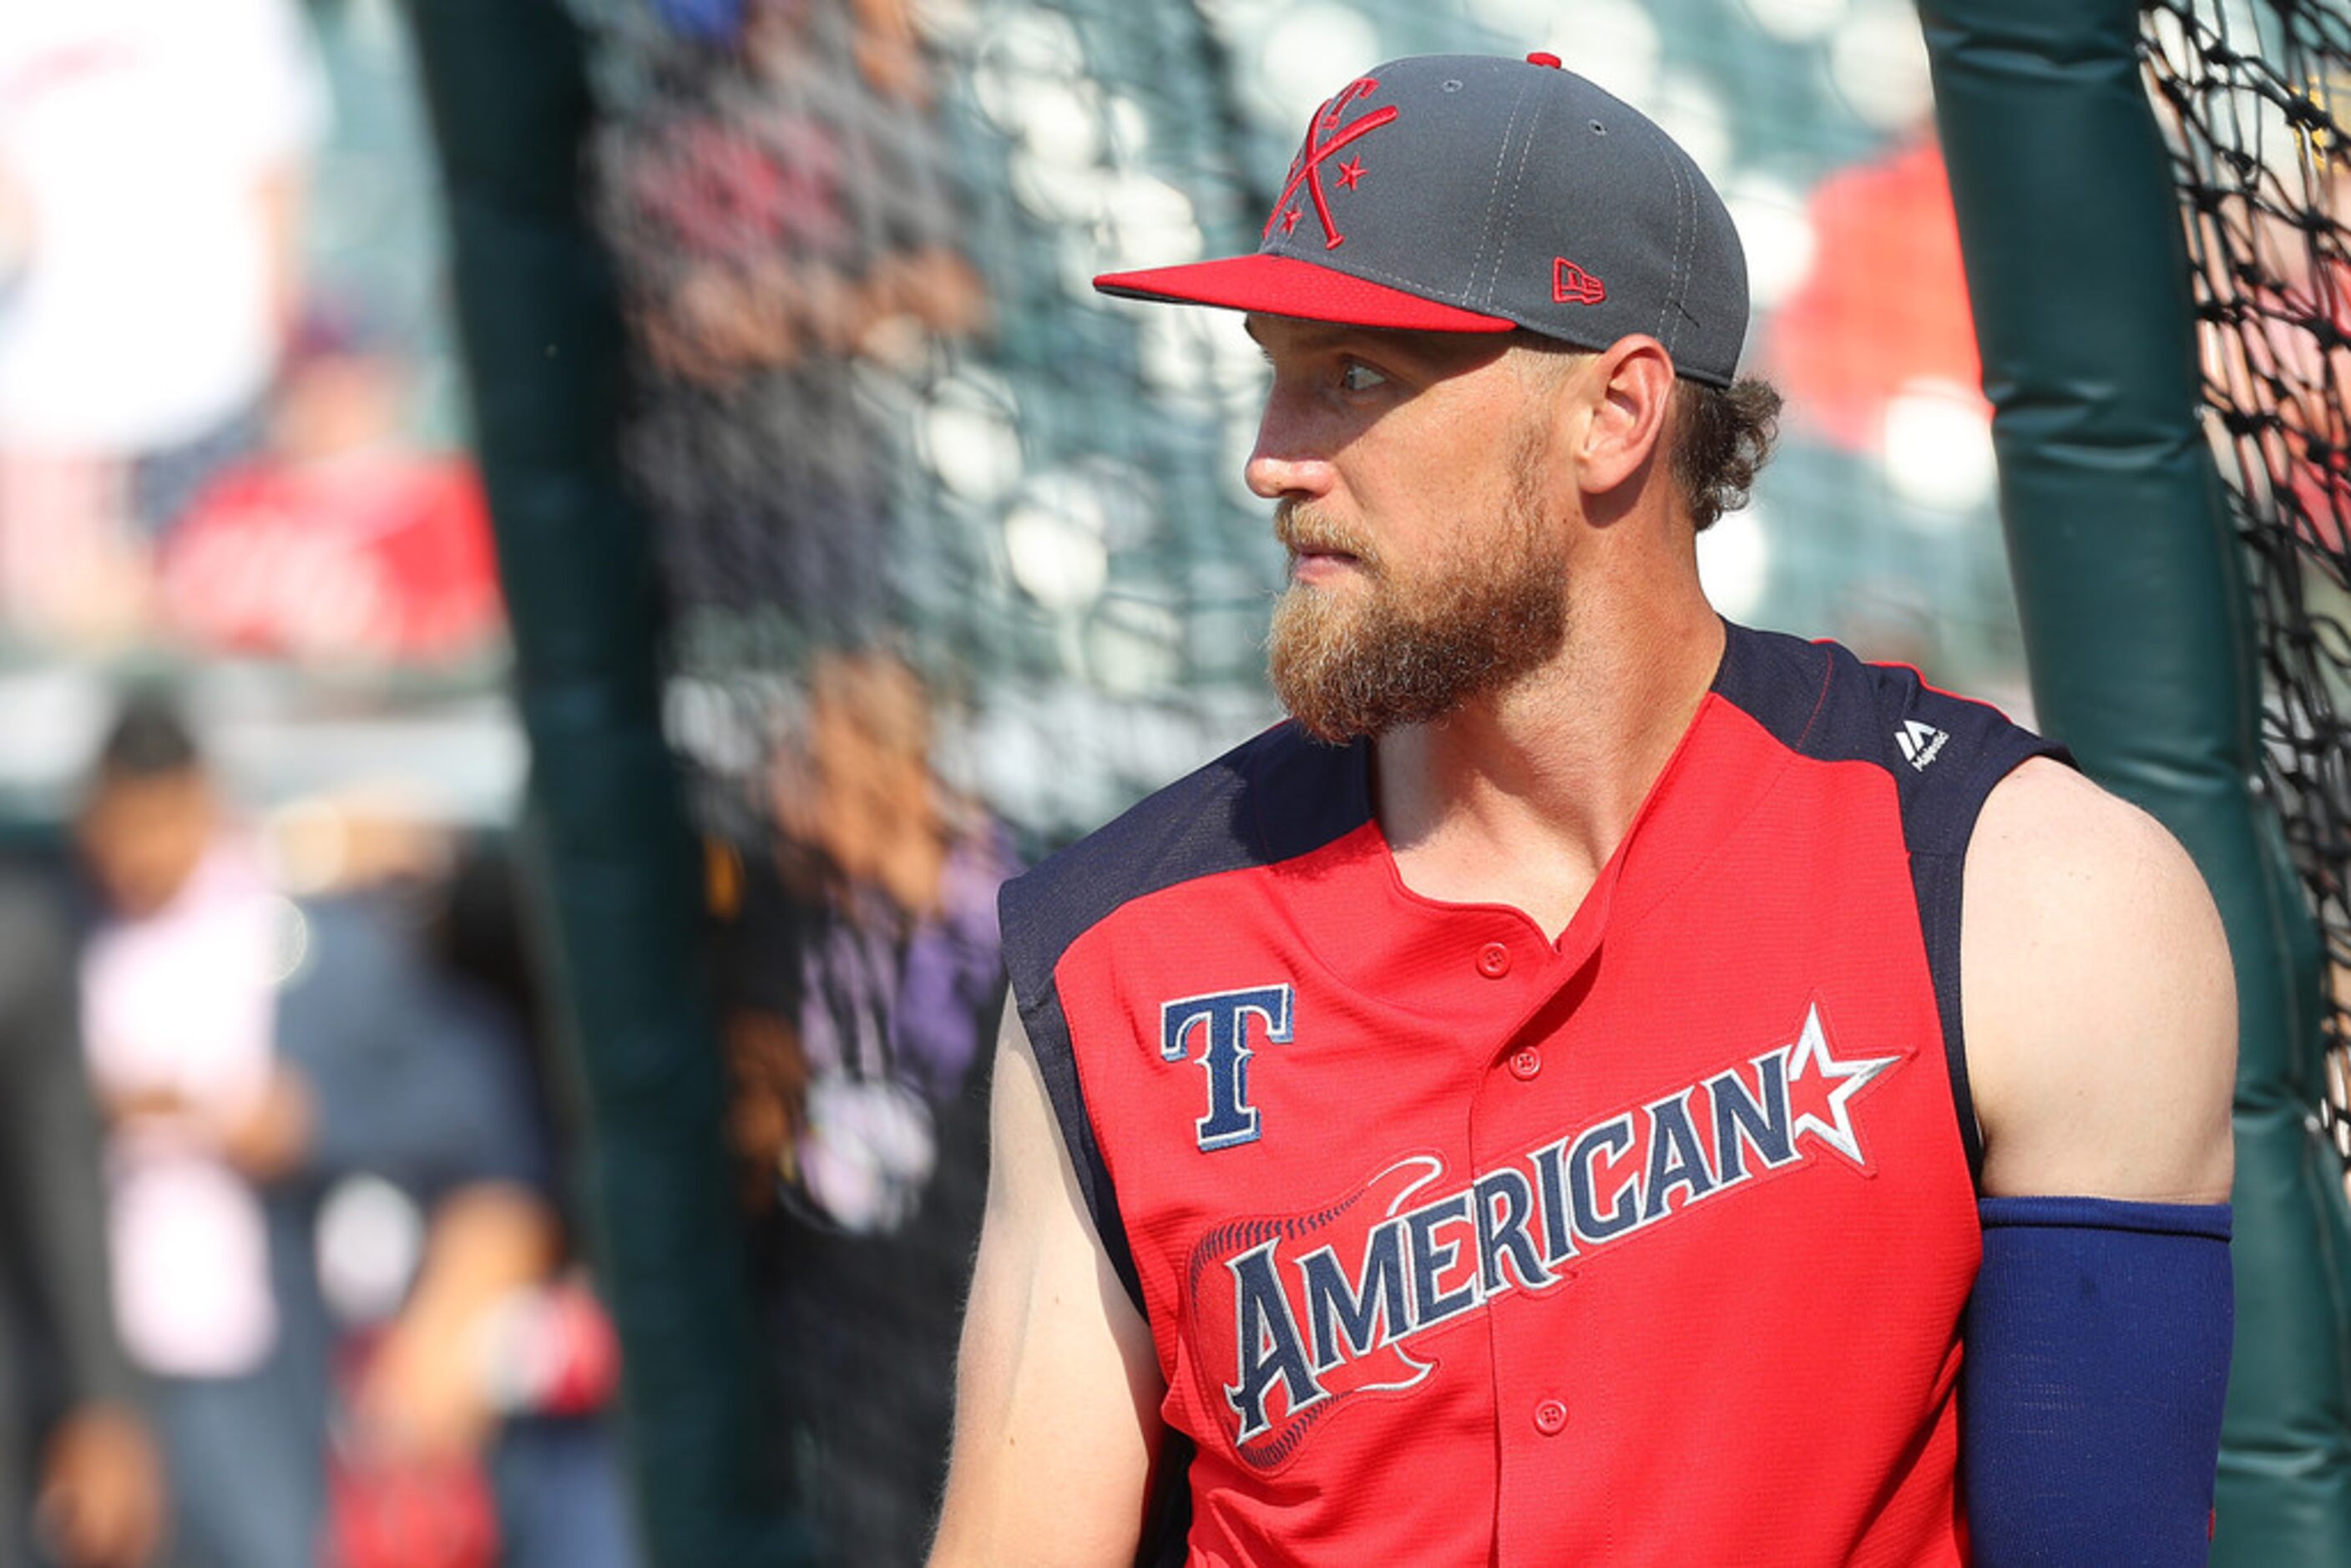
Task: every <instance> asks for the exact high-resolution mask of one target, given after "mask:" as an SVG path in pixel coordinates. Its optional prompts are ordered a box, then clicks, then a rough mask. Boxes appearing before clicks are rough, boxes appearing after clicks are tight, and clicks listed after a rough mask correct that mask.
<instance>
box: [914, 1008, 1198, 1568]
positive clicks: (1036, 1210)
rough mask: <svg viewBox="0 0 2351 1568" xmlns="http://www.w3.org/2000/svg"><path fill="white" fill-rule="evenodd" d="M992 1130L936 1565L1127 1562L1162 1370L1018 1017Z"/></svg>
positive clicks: (1002, 1060) (1000, 1064)
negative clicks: (1104, 1242) (1110, 1254)
mask: <svg viewBox="0 0 2351 1568" xmlns="http://www.w3.org/2000/svg"><path fill="white" fill-rule="evenodd" d="M989 1127H990V1143H991V1155H990V1166H989V1172H988V1186H987V1215H986V1218H985V1220H984V1222H983V1225H982V1228H981V1231H980V1242H979V1257H978V1261H977V1265H976V1266H975V1268H974V1270H973V1275H972V1286H971V1298H970V1301H969V1304H968V1305H967V1308H966V1310H965V1317H964V1329H963V1345H962V1350H961V1353H960V1354H959V1356H958V1358H957V1363H956V1420H955V1448H954V1457H953V1460H952V1463H951V1465H950V1467H949V1470H948V1476H947V1491H946V1504H945V1507H944V1509H943V1511H942V1516H941V1521H940V1528H939V1539H938V1544H937V1546H936V1547H935V1550H934V1552H933V1555H932V1562H933V1563H935V1564H955V1563H1002V1562H1013V1561H1019V1562H1022V1563H1039V1564H1061V1563H1067V1564H1081V1563H1127V1562H1131V1561H1132V1560H1133V1558H1134V1551H1135V1545H1136V1541H1137V1538H1138V1535H1139V1532H1140V1531H1141V1528H1142V1522H1143V1514H1144V1497H1145V1492H1146V1489H1147V1485H1148V1481H1149V1479H1150V1471H1151V1465H1152V1461H1153V1459H1154V1458H1155V1454H1156V1451H1157V1448H1158V1437H1159V1430H1160V1424H1159V1415H1158V1402H1159V1399H1160V1396H1161V1392H1162V1388H1161V1383H1160V1376H1159V1368H1158V1363H1157V1359H1156V1356H1155V1353H1154V1351H1153V1347H1152V1343H1151V1334H1150V1330H1149V1329H1148V1327H1147V1326H1146V1325H1145V1324H1144V1321H1143V1318H1142V1315H1141V1314H1140V1313H1139V1312H1136V1311H1135V1309H1134V1303H1133V1302H1132V1301H1130V1299H1129V1298H1128V1296H1127V1294H1126V1291H1125V1288H1124V1286H1123V1285H1122V1284H1121V1283H1120V1281H1119V1280H1118V1277H1117V1275H1116V1274H1115V1272H1114V1271H1113V1270H1112V1268H1111V1266H1110V1263H1109V1260H1108V1259H1107V1258H1106V1257H1105V1256H1104V1254H1103V1252H1102V1246H1101V1243H1100V1242H1099V1240H1098V1239H1096V1238H1095V1236H1094V1232H1093V1227H1092V1220H1091V1219H1090V1218H1088V1216H1087V1214H1086V1210H1085V1205H1084V1201H1083V1199H1082V1197H1081V1196H1080V1193H1079V1190H1078V1184H1077V1176H1076V1173H1075V1171H1074V1170H1073V1169H1072V1168H1071V1163H1070V1157H1069V1155H1068V1152H1067V1151H1066V1149H1065V1148H1064V1147H1063V1146H1062V1142H1061V1134H1060V1130H1059V1128H1058V1126H1057V1125H1056V1124H1055V1122H1054V1118H1053V1113H1052V1109H1051V1106H1050V1103H1049V1102H1048V1100H1047V1097H1046V1092H1045V1084H1044V1080H1043V1077H1042V1075H1041V1074H1040V1071H1039V1069H1038V1066H1037V1060H1036V1056H1035V1054H1034V1052H1033V1051H1031V1050H1030V1048H1029V1042H1028V1040H1027V1038H1026V1036H1025V1034H1024V1033H1023V1031H1022V1030H1021V1028H1020V1023H1019V1015H1018V1014H1017V1012H1015V1011H1014V1010H1013V1009H1012V1008H1011V1007H1010V1006H1009V1005H1008V1006H1007V1008H1006V1010H1005V1023H1004V1030H1003V1032H1002V1035H1001V1037H1000V1039H999V1040H998V1051H997V1067H996V1087H995V1096H994V1103H993V1106H992V1108H991V1111H990V1114H989Z"/></svg>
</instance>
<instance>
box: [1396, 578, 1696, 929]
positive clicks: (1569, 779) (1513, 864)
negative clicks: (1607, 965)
mask: <svg viewBox="0 0 2351 1568" xmlns="http://www.w3.org/2000/svg"><path fill="white" fill-rule="evenodd" d="M1594 597H1600V596H1594ZM1722 647H1723V630H1722V622H1721V621H1720V620H1719V618H1718V617H1717V616H1716V615H1715V613H1714V612H1713V610H1712V609H1710V608H1709V607H1708V605H1707V603H1706V601H1705V600H1704V598H1703V597H1702V596H1700V595H1699V594H1698V592H1697V591H1696V588H1695V585H1694V584H1693V585H1692V586H1691V587H1690V590H1689V591H1687V593H1677V594H1674V595H1671V596H1668V597H1667V598H1666V599H1664V600H1663V601H1658V600H1655V599H1651V600H1647V601H1637V600H1628V599H1626V598H1625V597H1623V596H1607V597H1606V598H1605V599H1604V601H1603V602H1600V603H1586V604H1580V605H1577V606H1575V607H1574V610H1573V613H1572V616H1571V620H1570V631H1569V636H1568V643H1567V645H1566V646H1565V647H1564V648H1562V650H1561V652H1560V653H1559V654H1558V655H1557V656H1556V657H1555V658H1553V659H1552V660H1551V661H1550V662H1549V663H1547V664H1545V665H1544V666H1542V667H1541V669H1539V670H1537V671H1535V672H1533V673H1532V674H1530V675H1528V676H1527V677H1526V678H1524V679H1523V680H1521V681H1519V682H1517V683H1515V684H1514V685H1511V686H1510V688H1509V689H1508V690H1506V691H1503V692H1500V693H1498V694H1495V695H1491V696H1489V697H1485V698H1481V699H1479V700H1478V701H1477V702H1474V703H1472V704H1469V705H1468V706H1465V707H1463V708H1462V709H1460V710H1459V711H1458V712H1456V713H1454V714H1452V715H1450V716H1447V717H1446V718H1444V719H1442V720H1438V721H1437V722H1435V723H1431V724H1425V725H1416V726H1412V727H1408V728H1405V729H1400V730H1397V731H1395V732H1394V733H1393V734H1390V735H1387V736H1384V737H1381V739H1380V740H1379V742H1378V744H1377V747H1376V758H1377V764H1376V774H1375V789H1374V800H1375V804H1376V810H1377V811H1378V813H1379V820H1380V824H1381V827H1382V829H1383V830H1384V831H1385V833H1386V835H1387V839H1388V841H1389V843H1390V845H1391V846H1392V847H1393V849H1394V851H1395V860H1396V869H1397V872H1398V873H1399V874H1400V875H1401V876H1402V877H1403V878H1404V882H1405V885H1406V886H1407V887H1409V888H1411V889H1412V890H1413V891H1414V892H1416V893H1417V894H1422V895H1423V896H1425V897H1428V898H1435V899H1439V900H1442V901H1445V902H1447V903H1458V904H1510V905H1513V906H1515V907H1517V908H1519V909H1520V910H1523V911H1524V912H1525V913H1526V914H1527V915H1528V916H1529V917H1530V918H1531V919H1532V920H1533V921H1534V922H1535V924H1536V925H1539V926H1541V928H1542V930H1543V932H1544V934H1545V935H1546V936H1549V937H1551V938H1552V940H1553V941H1556V940H1557V939H1558V938H1559V936H1560V934H1561V933H1562V931H1564V930H1565V929H1566V927H1567V925H1568V922H1569V921H1570V920H1571V919H1573V916H1574V914H1575V911H1576V908H1577V906H1578V905H1579V904H1582V903H1583V897H1584V894H1586V893H1588V892H1589V891H1590V890H1591V888H1592V885H1593V882H1594V881H1595V880H1596V879H1597V878H1598V876H1599V874H1600V870H1601V868H1602V867H1603V866H1604V865H1605V864H1606V863H1607V862H1608V857H1609V856H1610V855H1612V854H1614V852H1615V849H1616V846H1617V844H1618V843H1619V842H1621V841H1623V839H1624V837H1625V833H1626V831H1629V830H1630V828H1631V827H1632V823H1633V819H1634V817H1635V815H1636V814H1637V813H1638V812H1639V810H1640V809H1641V802H1642V800H1644V799H1646V796H1647V795H1648V792H1649V789H1650V787H1651V786H1652V785H1654V784H1655V783H1656V780H1657V778H1658V776H1659V775H1660V774H1661V773H1663V772H1664V771H1665V767H1666V763H1667V760H1668V759H1669V758H1671V757H1672V756H1673V753H1674V749H1675V747H1677V745H1678V744H1679V743H1680V741H1681V737H1682V736H1683V734H1684V733H1685V732H1686V731H1687V729H1688V727H1689V725H1690V721H1691V719H1692V718H1693V717H1695V716H1696V715H1697V713H1698V705H1699V703H1700V702H1701V701H1702V700H1703V699H1704V698H1705V695H1706V693H1707V688H1708V685H1710V684H1711V683H1712V681H1713V679H1714V675H1715V671H1716V669H1717V667H1718V665H1719V664H1720V662H1721V656H1722Z"/></svg>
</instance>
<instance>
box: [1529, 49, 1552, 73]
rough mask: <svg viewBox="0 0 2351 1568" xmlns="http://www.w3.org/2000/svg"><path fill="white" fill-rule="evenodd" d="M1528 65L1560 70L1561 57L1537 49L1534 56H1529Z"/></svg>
mask: <svg viewBox="0 0 2351 1568" xmlns="http://www.w3.org/2000/svg"><path fill="white" fill-rule="evenodd" d="M1527 64H1529V65H1531V66H1549V67H1550V68H1552V69H1553V70H1558V69H1559V68H1560V63H1559V57H1558V56H1557V55H1554V54H1548V53H1546V52H1544V51H1543V50H1541V49H1537V50H1536V51H1535V52H1534V53H1533V54H1531V55H1529V56H1528V57H1527Z"/></svg>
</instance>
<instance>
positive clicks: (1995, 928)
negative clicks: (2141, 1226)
mask: <svg viewBox="0 0 2351 1568" xmlns="http://www.w3.org/2000/svg"><path fill="white" fill-rule="evenodd" d="M1959 977H1960V998H1961V1009H1962V1021H1963V1026H1964V1034H1965V1038H1966V1041H1967V1054H1968V1071H1969V1078H1970V1086H1971V1089H1972V1091H1973V1094H1974V1099H1975V1106H1976V1114H1977V1117H1978V1119H1979V1121H1980V1123H1981V1124H1982V1127H1983V1134H1984V1178H1983V1185H1984V1190H1985V1191H1986V1192H1987V1193H1989V1194H1992V1195H1995V1196H1999V1195H2022V1194H2042V1193H2045V1194H2055V1195H2069V1196H2088V1197H2122V1198H2138V1199H2147V1200H2150V1201H2159V1202H2199V1203H2200V1202H2215V1201H2219V1200H2220V1199H2222V1198H2225V1197H2227V1196H2228V1189H2229V1181H2230V1176H2231V1144H2230V1132H2229V1111H2230V1104H2231V1096H2232V1093H2233V1090H2234V1086H2235V1079H2236V1042H2237V1034H2236V1028H2237V1004H2236V983H2235V977H2234V975H2233V973H2232V971H2231V967H2230V962H2229V948H2228V941H2227V938H2226V936H2225V935H2224V934H2223V932H2222V930H2221V926H2220V915H2219V912H2218V911H2217V910H2216V909H2215V908H2214V907H2213V904H2212V897H2211V894H2210V892H2209V891H2208V890H2207V889H2206V887H2205V884H2204V879H2203V877H2202V876H2201V874H2199V873H2198V871H2197V869H2196V865H2195V862H2193V861H2192V860H2190V859H2189V855H2188V852H2187V851H2185V850H2184V849H2182V848H2181V847H2180V845H2179V841H2178V840H2176V839H2174V838H2173V837H2172V836H2171V834H2170V833H2169V832H2168V831H2166V830H2165V828H2164V827H2163V825H2162V824H2161V823H2159V822H2158V821H2156V820H2155V819H2154V818H2153V817H2151V816H2149V815H2147V813H2146V812H2145V811H2142V810H2139V809H2138V808H2137V807H2136V806H2133V805H2131V804H2129V803H2128V802H2126V801H2125V800H2121V799H2119V798H2117V797H2116V796H2114V795H2112V794H2109V793H2108V792H2106V791H2105V790H2104V789H2100V788H2098V786H2096V785H2095V784H2093V783H2092V782H2090V780H2088V779H2085V778H2084V777H2083V776H2082V775H2080V774H2078V773H2076V772H2074V770H2073V769H2071V768H2066V767H2064V765H2063V764H2061V763H2057V762H2053V761H2050V760H2048V759H2045V758H2036V759H2034V760H2032V761H2030V762H2027V763H2025V764H2024V765H2023V766H2022V767H2020V768H2017V769H2016V771H2015V772H2013V773H2011V775H2009V777H2008V778H2007V779H2003V780H2002V781H2001V784H2000V785H1999V787H1998V788H1997V789H1994V790H1993V791H1992V792H1991V797H1990V798H1989V799H1988V800H1986V801H1985V803H1984V808H1983V812H1982V815H1981V816H1980V818H1979V820H1978V821H1977V824H1976V830H1975V834H1974V837H1973V838H1972V839H1971V840H1970V843H1969V847H1968V858H1967V873H1966V884H1965V902H1964V904H1963V913H1962V916H1961V924H1960V955H1959Z"/></svg>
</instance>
